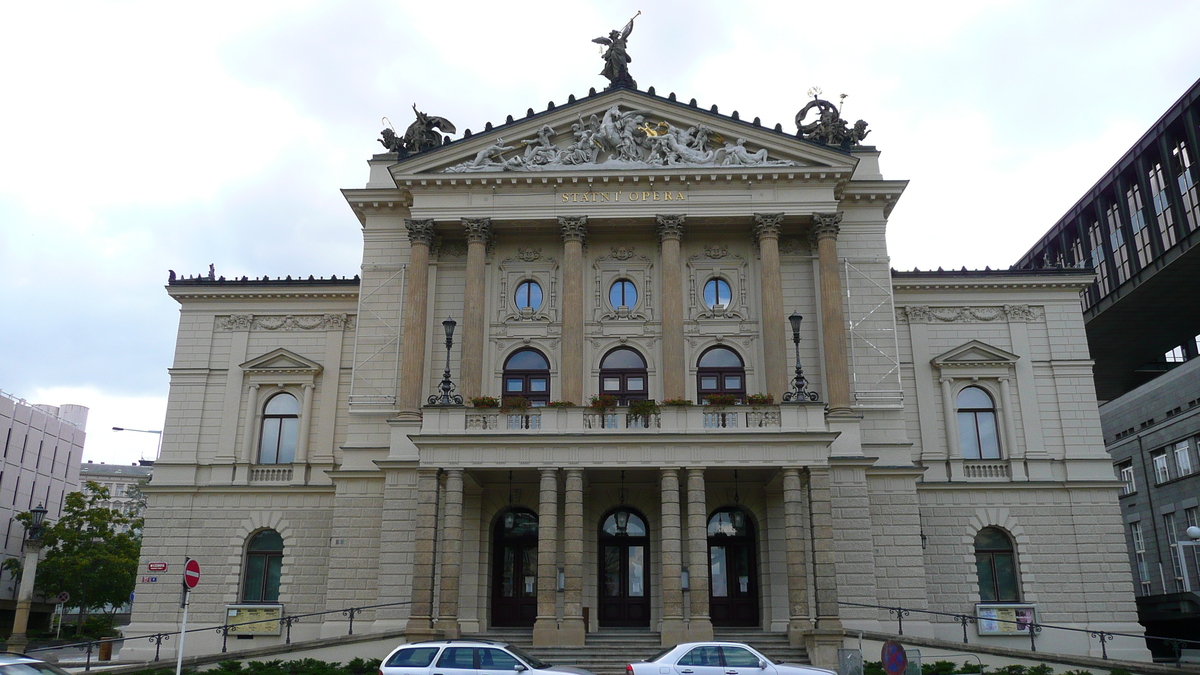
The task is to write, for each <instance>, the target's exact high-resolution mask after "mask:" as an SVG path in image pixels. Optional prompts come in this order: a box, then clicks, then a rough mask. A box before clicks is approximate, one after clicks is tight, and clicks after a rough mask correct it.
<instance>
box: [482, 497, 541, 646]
mask: <svg viewBox="0 0 1200 675" xmlns="http://www.w3.org/2000/svg"><path fill="white" fill-rule="evenodd" d="M537 546H538V517H537V514H535V513H534V512H533V511H530V510H529V509H521V508H510V509H508V510H507V511H505V512H504V513H503V514H501V516H500V517H499V518H498V519H496V526H495V527H494V528H492V625H493V626H532V625H533V622H534V620H535V619H537V553H538V551H537Z"/></svg>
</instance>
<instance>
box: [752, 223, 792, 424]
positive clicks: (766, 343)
mask: <svg viewBox="0 0 1200 675" xmlns="http://www.w3.org/2000/svg"><path fill="white" fill-rule="evenodd" d="M782 224H783V214H782V213H756V214H754V236H755V237H757V238H758V250H759V255H760V264H759V285H760V287H761V290H762V336H763V367H764V369H765V370H766V378H765V379H766V390H767V391H768V392H769V393H770V394H772V395H774V396H775V399H776V400H783V394H784V392H786V391H787V390H788V375H789V373H788V367H787V329H786V328H785V327H784V310H783V277H782V275H781V273H780V270H779V230H780V226H781V225H782Z"/></svg>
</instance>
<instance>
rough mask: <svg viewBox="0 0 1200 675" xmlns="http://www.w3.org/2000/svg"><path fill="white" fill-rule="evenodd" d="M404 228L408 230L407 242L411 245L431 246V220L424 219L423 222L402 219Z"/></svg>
mask: <svg viewBox="0 0 1200 675" xmlns="http://www.w3.org/2000/svg"><path fill="white" fill-rule="evenodd" d="M404 227H405V228H406V229H407V230H408V241H409V242H410V243H413V244H425V245H426V246H429V245H431V244H433V237H434V234H435V233H434V231H433V218H425V219H423V220H414V219H412V218H405V219H404Z"/></svg>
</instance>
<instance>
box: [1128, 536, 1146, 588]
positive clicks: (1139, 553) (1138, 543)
mask: <svg viewBox="0 0 1200 675" xmlns="http://www.w3.org/2000/svg"><path fill="white" fill-rule="evenodd" d="M1129 535H1130V536H1131V537H1133V556H1134V558H1135V559H1136V560H1137V572H1138V588H1140V589H1141V592H1140V593H1139V595H1150V590H1151V587H1150V565H1149V564H1148V563H1147V562H1146V540H1145V539H1143V538H1142V524H1141V523H1140V522H1137V523H1130V524H1129Z"/></svg>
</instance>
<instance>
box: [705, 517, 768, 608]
mask: <svg viewBox="0 0 1200 675" xmlns="http://www.w3.org/2000/svg"><path fill="white" fill-rule="evenodd" d="M755 548H756V542H755V540H754V523H753V522H752V521H751V520H750V514H748V513H746V511H745V510H743V509H742V508H741V507H737V506H730V507H726V508H723V509H719V510H718V511H717V512H716V513H713V514H712V517H711V518H709V519H708V562H709V568H708V569H709V585H708V588H709V601H708V602H709V614H710V615H711V616H712V623H713V625H714V626H757V625H758V624H759V616H758V565H756V564H755V555H754V553H755Z"/></svg>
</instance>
